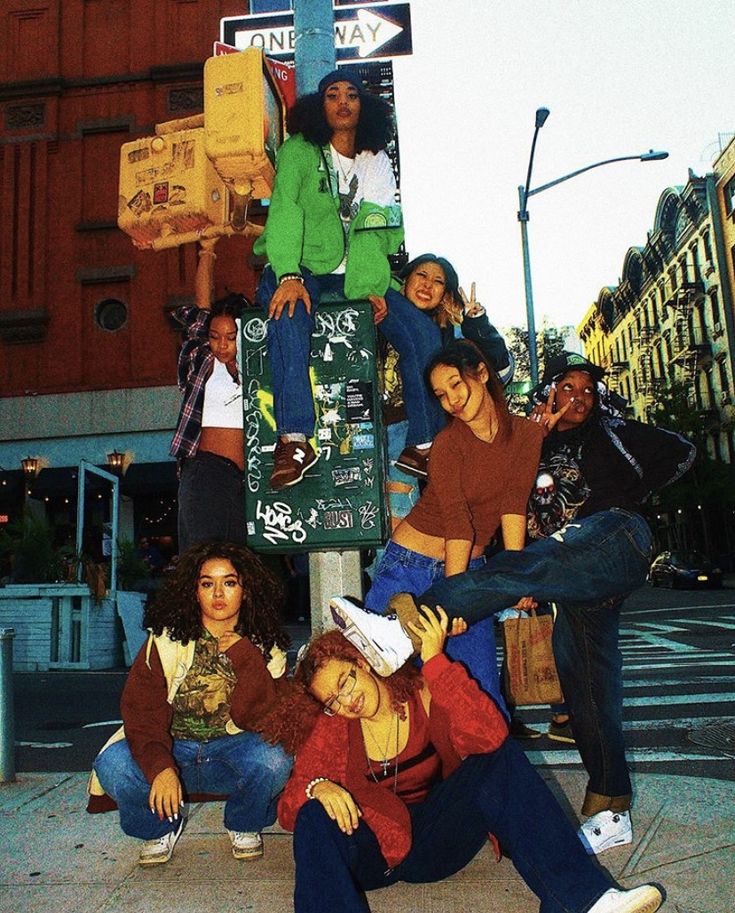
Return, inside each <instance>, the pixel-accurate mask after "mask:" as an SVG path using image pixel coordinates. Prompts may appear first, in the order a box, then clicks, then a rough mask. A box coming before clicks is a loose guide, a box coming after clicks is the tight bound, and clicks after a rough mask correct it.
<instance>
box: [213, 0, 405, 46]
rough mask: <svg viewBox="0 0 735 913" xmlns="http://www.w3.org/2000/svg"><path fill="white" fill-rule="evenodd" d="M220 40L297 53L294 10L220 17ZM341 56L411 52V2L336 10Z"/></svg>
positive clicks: (233, 44) (335, 24)
mask: <svg viewBox="0 0 735 913" xmlns="http://www.w3.org/2000/svg"><path fill="white" fill-rule="evenodd" d="M220 41H222V42H224V44H229V45H232V46H233V47H236V48H237V49H238V50H239V51H244V50H245V48H249V47H257V48H262V49H263V50H264V51H265V53H266V55H267V56H268V57H276V58H279V59H290V58H292V57H293V55H294V28H293V11H292V10H289V11H286V12H283V13H263V14H262V15H256V16H230V17H227V18H224V19H222V20H220ZM334 47H335V51H336V57H337V60H358V59H365V58H367V57H371V58H375V57H395V56H397V55H399V54H410V53H411V50H412V49H411V11H410V7H409V5H408V3H386V4H377V5H376V4H371V5H370V7H369V8H366V7H339V8H337V9H335V11H334Z"/></svg>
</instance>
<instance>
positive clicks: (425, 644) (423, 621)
mask: <svg viewBox="0 0 735 913" xmlns="http://www.w3.org/2000/svg"><path fill="white" fill-rule="evenodd" d="M420 611H421V617H420V618H419V619H418V621H416V622H413V621H410V622H409V623H408V626H409V628H411V630H412V631H413V633H414V634H415V635H416V636H417V637H418V638H420V640H421V659H422V660H423V661H424V662H425V663H427V662H428V661H429V660H430V659H433V658H434V657H435V656H438V655H439V654H440V653H441V652H442V650H443V649H444V642H445V641H446V639H447V637H448V636H449V632H450V625H449V619H448V618H447V613H446V612H445V611H444V609H443V608H442V607H441V606H440V605H438V606H437V607H436V610H434V611H432V610H431V609H430V608H429V607H428V606H425V605H422V606H421V608H420ZM462 626H464V630H465V631H466V630H467V624H466V622H464V621H463V620H462V619H461V618H456V619H454V621H453V622H452V625H451V633H452V634H462V633H464V632H463V630H461V629H462Z"/></svg>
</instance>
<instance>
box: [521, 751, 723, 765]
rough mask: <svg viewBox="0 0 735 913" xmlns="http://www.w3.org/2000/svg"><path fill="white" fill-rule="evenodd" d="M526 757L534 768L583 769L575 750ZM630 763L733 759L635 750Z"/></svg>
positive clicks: (532, 753)
mask: <svg viewBox="0 0 735 913" xmlns="http://www.w3.org/2000/svg"><path fill="white" fill-rule="evenodd" d="M526 757H527V758H528V760H529V761H530V762H531V764H533V766H534V767H554V766H558V765H560V764H565V765H571V766H574V767H581V766H582V760H581V758H580V757H579V754H578V753H577V752H576V751H573V750H566V749H565V750H562V751H543V750H542V751H527V752H526ZM626 757H627V758H628V761H629V762H632V763H634V764H635V763H636V762H637V763H639V764H644V763H645V764H651V763H659V764H663V763H672V762H674V763H679V764H682V763H686V764H690V763H691V762H692V761H727V762H729V763H730V764H732V758H728V757H726V756H723V755H721V754H704V753H700V752H697V751H690V752H688V751H676V750H675V749H670V748H668V749H667V748H663V749H654V748H634V749H629V750H628V751H627V752H626Z"/></svg>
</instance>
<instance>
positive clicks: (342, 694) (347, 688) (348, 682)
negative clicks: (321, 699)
mask: <svg viewBox="0 0 735 913" xmlns="http://www.w3.org/2000/svg"><path fill="white" fill-rule="evenodd" d="M356 682H357V669H356V668H355V666H353V667H352V668H351V669H350V671H349V672H348V673H347V678H346V679H345V683H344V685H342V687H341V688H340V689H339V691H338V692H337V693H336V694H335V696H334V697H330V698H329V700H328V701H327V702H326V704H324V705H323V707H322V710H323V711H324V713H326V715H327V716H336V715H337V711H338V710H339V708H340V707H341V706H342V701H344V700H346V699H347V698H348V697H349V696H350V695H351V694H352V692H353V691H354V690H355V684H356Z"/></svg>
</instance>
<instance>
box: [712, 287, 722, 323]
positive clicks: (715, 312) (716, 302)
mask: <svg viewBox="0 0 735 913" xmlns="http://www.w3.org/2000/svg"><path fill="white" fill-rule="evenodd" d="M709 302H710V308H711V309H712V324H713V325H714V328H715V331H719V330H720V329H721V328H720V327H719V326H718V324H719V323H720V298H719V296H718V294H717V289H712V291H711V292H710V294H709Z"/></svg>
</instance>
